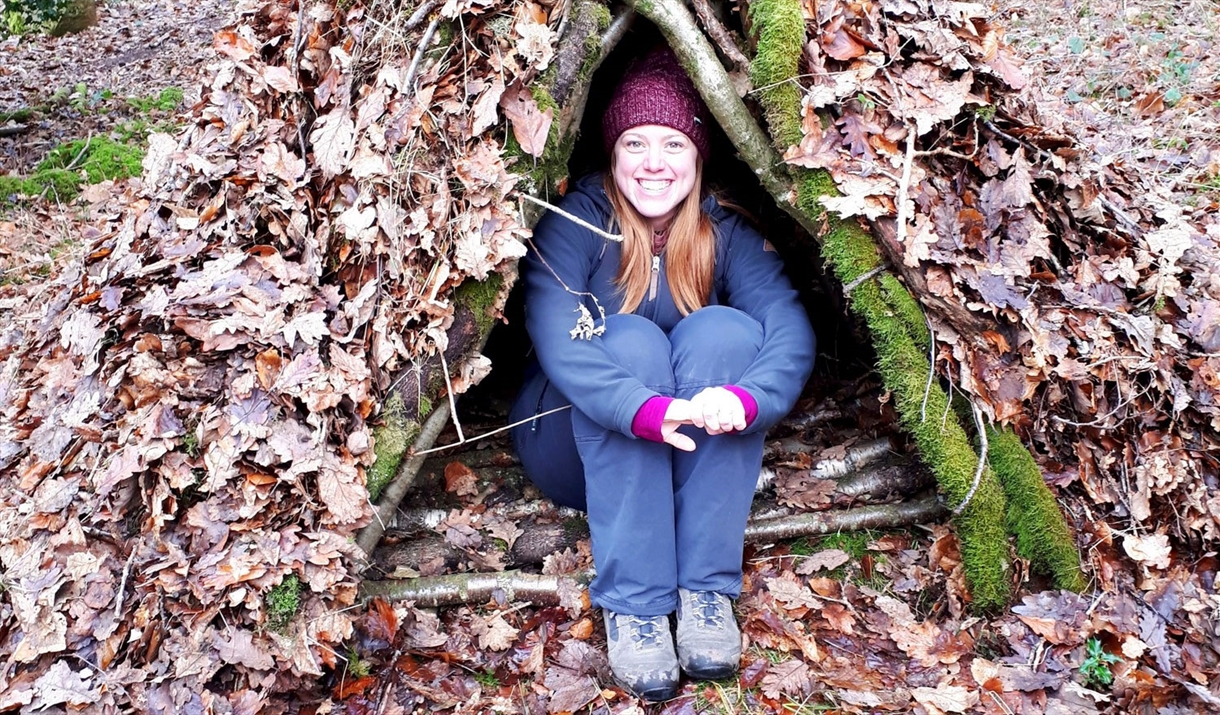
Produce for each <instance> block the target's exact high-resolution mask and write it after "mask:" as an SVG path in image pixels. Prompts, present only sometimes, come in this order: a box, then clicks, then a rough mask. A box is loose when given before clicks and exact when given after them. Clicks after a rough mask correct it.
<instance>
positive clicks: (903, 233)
mask: <svg viewBox="0 0 1220 715" xmlns="http://www.w3.org/2000/svg"><path fill="white" fill-rule="evenodd" d="M914 163H915V130H914V129H913V128H912V127H910V126H908V127H907V151H906V156H904V157H903V159H902V180H901V181H899V182H898V226H897V229H898V235H897V237H896V238H897V239H898V243H899V244H902V245H904V246H905V245H906V242H907V221H910V220H911V218H910V211H909V210H908V209H907V196H908V194H910V193H911V166H912V165H913V164H914Z"/></svg>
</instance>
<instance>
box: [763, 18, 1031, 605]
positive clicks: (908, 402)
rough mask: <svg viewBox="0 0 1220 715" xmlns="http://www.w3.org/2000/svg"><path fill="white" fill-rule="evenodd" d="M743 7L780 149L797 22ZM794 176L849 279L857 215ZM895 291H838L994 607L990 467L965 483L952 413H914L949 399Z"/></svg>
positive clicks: (856, 263) (862, 243) (998, 568)
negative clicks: (834, 208) (953, 513)
mask: <svg viewBox="0 0 1220 715" xmlns="http://www.w3.org/2000/svg"><path fill="white" fill-rule="evenodd" d="M750 13H751V17H752V18H753V20H754V22H755V28H756V30H757V32H758V55H757V57H756V58H755V61H754V64H753V66H752V67H751V77H752V78H753V80H754V84H755V86H757V87H759V88H760V96H761V99H762V102H763V107H764V110H765V112H766V115H767V121H768V123H769V125H770V127H771V134H772V137H773V139H774V141H775V142H776V144H777V146H778V148H779V150H780V151H783V150H785V149H787V147H788V146H790V145H792V144H795V143H797V142H799V141H800V138H801V128H800V127H801V113H800V112H801V109H800V93H799V91H798V89H797V87H796V85H795V82H794V78H795V77H796V75H797V62H798V58H799V57H800V54H801V47H802V44H803V42H804V39H805V33H804V21H803V20H802V19H801V11H800V5H799V3H798V2H797V0H759V1H757V2H755V3H753V4H751V6H750ZM796 180H797V196H798V200H797V205H798V207H799V208H800V209H801V210H802V211H804V212H805V213H806V214H807V215H808V216H810V217H811V218H814V219H815V220H817V221H823V220H824V221H825V222H826V225H827V231H826V232H825V234H824V235H823V236H822V253H823V256H824V257H825V258H826V261H827V264H828V265H829V266H830V267H831V268H832V269H833V270H834V273H835V276H836V277H837V278H838V279H839V281H840V282H841V283H842V284H843V285H845V286H846V285H851V284H853V283H854V282H855V281H856V280H857V279H858V278H860V277H861V276H864V275H865V274H866V273H869V272H870V271H873V270H874V269H876V268H878V267H879V266H881V264H882V263H881V256H880V254H879V253H878V251H877V247H876V244H874V242H873V239H872V237H871V236H870V235H869V234H868V233H867V232H866V231H865V230H864V229H863V227H862V226H861V225H860V224H859V223H858V222H857V221H855V220H854V219H853V220H844V219H841V218H839V217H837V216H834V215H828V214H827V213H826V211H825V209H824V208H822V207H821V205H820V202H819V201H818V197H820V196H823V195H831V196H837V195H839V192H838V190H837V188H836V186H835V184H834V180H833V178H831V176H830V174H829V172H826V171H824V170H818V171H809V170H802V171H799V172H797V173H796ZM891 280H892V279H891ZM901 293H907V291H906V290H905V288H903V287H902V286H901V284H899V283H898V282H897V281H896V280H893V282H892V283H891V282H890V281H889V280H881V281H875V280H870V281H865V282H863V283H860V284H859V285H856V287H855V288H854V290H853V291H852V292H851V294H850V295H849V296H848V297H849V300H850V303H851V307H852V310H853V312H855V313H856V314H857V315H858V316H860V317H861V318H862V319H863V320H864V322H865V324H866V325H867V326H868V329H869V332H870V333H871V334H872V341H873V347H874V348H875V349H876V351H877V357H878V369H879V372H880V373H881V377H882V380H883V381H884V383H885V386H886V387H887V388H888V389H889V390H890V391H891V392H893V394H894V398H895V406H896V407H897V409H898V413H899V416H900V421H901V423H902V425H903V426H904V427H905V428H906V429H907V430H908V431H910V432H911V433H912V434H913V435H914V437H915V442H916V445H917V446H918V448H919V452H920V455H921V456H922V458H923V460H924V461H925V462H926V463H927V464H928V465H929V467H931V469H932V472H933V473H934V474H935V475H936V479H937V483H938V484H939V485H940V490H941V492H942V493H943V494H944V495H945V497H946V499H947V501H948V503H949V504H952V505H954V506H956V505H959V504H965V508H964V509H963V511H962V513H961V514H960V515H958V516H957V517H956V518H955V524H956V527H957V533H958V536H959V538H960V540H961V544H962V546H961V549H962V562H963V567H964V569H965V572H966V578H967V580H968V581H969V583H970V589H971V595H972V598H973V601H974V605H975V606H976V607H977V608H979V609H982V610H995V609H998V608H1000V607H1002V606H1004V605H1005V604H1006V603H1007V601H1008V596H1009V585H1008V573H1007V572H1008V541H1007V536H1006V534H1005V531H1004V512H1005V499H1004V493H1003V491H1002V490H1001V488H1000V485H999V482H998V480H997V479H996V476H995V474H994V473H993V472H992V471H991V470H990V469H984V470H983V472H982V474H981V476H980V480H979V484H978V486H977V488H975V487H974V474H975V471H976V468H977V466H978V461H979V460H978V456H977V454H976V453H975V451H974V448H973V447H972V446H971V444H970V440H969V438H968V436H967V434H966V431H965V430H964V429H963V428H962V426H961V424H960V423H959V422H958V421H957V420H956V419H949V420H945V421H944V422H943V423H942V421H941V420H938V419H931V420H929V419H925V418H924V415H926V414H933V415H939V414H942V413H943V412H944V411H945V409H946V407H947V406H948V404H949V398H948V395H946V394H945V392H944V390H943V389H942V388H941V387H940V385H939V384H937V383H936V381H935V380H929V377H930V375H931V370H932V366H931V365H930V364H929V362H928V358H927V355H926V353H925V351H924V348H923V347H921V345H920V342H919V337H923V333H922V332H917V331H916V328H915V324H920V325H922V324H923V321H922V320H916V318H915V310H913V309H912V307H914V308H915V309H917V308H918V304H917V303H915V301H914V299H913V298H911V297H910V296H909V293H907V295H906V296H905V297H898V296H899V294H901ZM924 330H926V329H924V328H920V331H924ZM917 336H918V337H917ZM924 340H925V341H926V337H924ZM929 382H930V383H931V387H930V388H929V387H928V385H929ZM925 406H926V408H925Z"/></svg>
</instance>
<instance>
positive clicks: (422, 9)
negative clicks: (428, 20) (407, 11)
mask: <svg viewBox="0 0 1220 715" xmlns="http://www.w3.org/2000/svg"><path fill="white" fill-rule="evenodd" d="M438 4H440V0H427V2H425V3H424V4H422V5H420V6H419V7H418V8H416V10H415V12H413V13H411V17H409V18H407V21H406V22H405V23H403V25H402V27H401V28H399V30H400V31H401V32H403V33H407V32H410V31H412V30H414V29H415V28H416V27H419V23H421V22H423V21H424V18H425V17H427V16H428V15H429V14H431V12H432V9H433V8H435V7H436V6H437V5H438Z"/></svg>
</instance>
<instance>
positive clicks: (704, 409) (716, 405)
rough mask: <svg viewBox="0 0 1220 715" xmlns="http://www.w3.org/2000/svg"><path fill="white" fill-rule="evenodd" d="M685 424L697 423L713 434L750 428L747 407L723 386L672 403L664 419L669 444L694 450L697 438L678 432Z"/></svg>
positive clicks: (664, 429) (662, 429)
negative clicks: (747, 421)
mask: <svg viewBox="0 0 1220 715" xmlns="http://www.w3.org/2000/svg"><path fill="white" fill-rule="evenodd" d="M682 425H694V426H696V427H698V428H700V429H702V430H703V431H705V432H707V433H708V434H710V435H717V434H725V433H726V432H735V431H739V430H743V429H745V428H746V408H745V406H744V405H742V404H741V400H740V399H738V397H737V395H734V394H733V393H732V392H729V391H728V390H726V389H724V388H723V387H709V388H707V389H705V390H703V391H702V392H700V393H699V394H697V395H695V396H694V397H692V398H691V399H689V400H681V399H678V400H674V401H672V402H670V403H669V407H668V408H667V409H666V410H665V419H664V420H663V421H662V422H661V437H662V438H663V439H664V440H665V443H666V444H668V445H670V446H672V447H674V448H676V449H680V450H682V451H683V452H693V451H695V440H693V439H691V438H690V437H688V436H686V435H684V434H682V433H681V432H679V431H678V428H679V427H681V426H682Z"/></svg>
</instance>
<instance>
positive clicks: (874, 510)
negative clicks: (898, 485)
mask: <svg viewBox="0 0 1220 715" xmlns="http://www.w3.org/2000/svg"><path fill="white" fill-rule="evenodd" d="M945 514H946V511H945V507H944V506H943V505H942V504H941V503H940V501H939V500H938V499H937V498H936V496H935V495H933V496H927V497H924V498H923V499H918V500H916V501H906V502H899V503H898V504H873V505H870V506H862V507H857V508H855V509H843V510H832V511H817V512H809V513H806V514H794V515H792V516H786V517H783V518H780V519H768V520H766V521H760V522H755V523H752V524H750V525H748V526H747V527H746V541H747V542H748V543H755V544H757V543H763V542H770V541H779V540H781V539H795V538H797V537H801V536H818V535H820V534H834V533H838V532H840V531H862V530H864V529H896V528H899V527H906V526H912V525H914V524H926V523H928V522H931V521H935V520H937V519H939V518H941V517H943V516H944V515H945Z"/></svg>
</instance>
